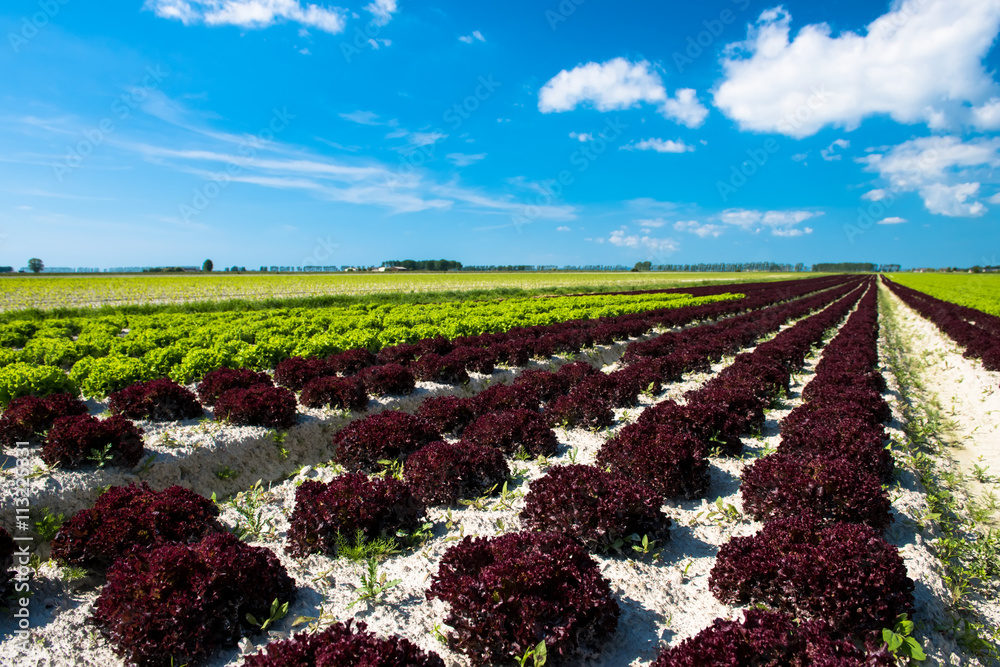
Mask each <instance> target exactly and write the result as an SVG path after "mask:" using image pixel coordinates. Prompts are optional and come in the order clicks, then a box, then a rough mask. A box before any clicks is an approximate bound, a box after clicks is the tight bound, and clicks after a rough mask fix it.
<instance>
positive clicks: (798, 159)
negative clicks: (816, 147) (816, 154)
mask: <svg viewBox="0 0 1000 667" xmlns="http://www.w3.org/2000/svg"><path fill="white" fill-rule="evenodd" d="M808 157H809V152H808V151H806V152H805V153H796V154H795V155H793V156H792V161H793V162H804V161H805V160H806V158H808Z"/></svg>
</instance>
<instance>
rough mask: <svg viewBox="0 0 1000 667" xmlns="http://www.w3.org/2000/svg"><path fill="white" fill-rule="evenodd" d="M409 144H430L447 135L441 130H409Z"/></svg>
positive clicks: (445, 137)
mask: <svg viewBox="0 0 1000 667" xmlns="http://www.w3.org/2000/svg"><path fill="white" fill-rule="evenodd" d="M409 137H410V145H411V146H432V145H434V144H436V143H437V142H439V141H441V140H442V139H447V138H448V135H447V134H444V133H443V132H411V133H410V135H409Z"/></svg>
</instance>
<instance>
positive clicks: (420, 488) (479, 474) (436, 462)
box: [403, 441, 510, 505]
mask: <svg viewBox="0 0 1000 667" xmlns="http://www.w3.org/2000/svg"><path fill="white" fill-rule="evenodd" d="M509 478H510V468H509V467H508V466H507V461H506V459H505V458H504V455H503V452H501V451H500V450H499V449H497V448H496V447H491V446H488V445H478V444H475V443H473V442H466V441H462V442H457V443H449V442H443V441H438V442H432V443H430V444H429V445H425V446H424V447H421V448H420V449H418V450H417V451H416V452H415V453H413V454H411V455H410V456H409V457H408V458H407V459H406V465H405V466H404V467H403V479H404V480H406V483H407V485H408V486H409V487H410V490H411V491H412V492H413V495H414V496H416V497H417V498H419V499H420V500H421V501H423V502H425V503H427V504H428V505H452V504H454V503H456V502H458V501H459V499H462V498H477V497H479V496H481V495H482V494H483V493H486V492H487V491H490V490H491V489H493V490H496V489H497V488H498V487H499V486H500V485H501V484H503V483H504V482H505V481H507V479H509Z"/></svg>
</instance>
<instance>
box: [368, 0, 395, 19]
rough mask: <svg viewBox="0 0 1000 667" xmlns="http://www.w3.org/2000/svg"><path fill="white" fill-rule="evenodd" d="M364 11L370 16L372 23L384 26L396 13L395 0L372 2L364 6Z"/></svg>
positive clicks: (374, 0)
mask: <svg viewBox="0 0 1000 667" xmlns="http://www.w3.org/2000/svg"><path fill="white" fill-rule="evenodd" d="M365 11H366V12H368V13H370V14H371V15H372V21H374V22H375V23H376V24H377V25H385V24H386V23H388V22H389V21H391V20H392V15H393V14H394V13H396V11H397V8H396V0H373V1H372V3H371V4H369V5H365Z"/></svg>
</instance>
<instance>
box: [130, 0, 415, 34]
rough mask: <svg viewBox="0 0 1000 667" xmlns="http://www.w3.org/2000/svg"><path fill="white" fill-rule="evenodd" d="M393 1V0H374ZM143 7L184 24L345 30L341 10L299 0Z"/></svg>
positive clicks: (169, 1)
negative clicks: (280, 23)
mask: <svg viewBox="0 0 1000 667" xmlns="http://www.w3.org/2000/svg"><path fill="white" fill-rule="evenodd" d="M376 2H379V3H383V2H389V3H392V5H393V7H395V4H396V3H395V0H376ZM144 8H145V9H148V10H151V11H153V12H154V13H155V14H156V15H157V16H159V17H161V18H166V19H174V20H178V21H181V22H182V23H183V24H184V25H192V24H198V23H204V24H205V25H210V26H216V25H236V26H240V27H241V28H254V29H256V28H267V27H268V26H271V25H274V24H275V23H277V22H278V21H291V22H294V23H299V24H301V25H303V26H309V27H311V28H316V29H317V30H322V31H323V32H328V33H332V34H336V33H339V32H343V31H344V25H345V19H344V15H343V12H342V10H340V9H338V8H332V9H327V8H324V7H320V6H318V5H312V4H310V5H306V6H304V7H303V6H302V3H301V2H299V0H146V4H145V5H144Z"/></svg>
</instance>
